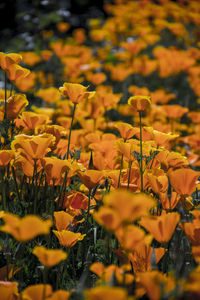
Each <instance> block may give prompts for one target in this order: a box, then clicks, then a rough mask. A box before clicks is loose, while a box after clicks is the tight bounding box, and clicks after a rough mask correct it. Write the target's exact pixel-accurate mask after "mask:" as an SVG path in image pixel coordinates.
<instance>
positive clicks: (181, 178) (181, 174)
mask: <svg viewBox="0 0 200 300" xmlns="http://www.w3.org/2000/svg"><path fill="white" fill-rule="evenodd" d="M168 175H169V179H170V182H171V185H172V187H173V188H174V189H175V191H176V192H177V193H178V194H179V195H182V196H184V197H187V196H190V195H191V194H192V193H193V192H194V191H195V188H196V181H197V179H198V178H199V176H200V172H196V171H194V170H192V169H186V168H181V169H177V170H171V171H169V172H168Z"/></svg>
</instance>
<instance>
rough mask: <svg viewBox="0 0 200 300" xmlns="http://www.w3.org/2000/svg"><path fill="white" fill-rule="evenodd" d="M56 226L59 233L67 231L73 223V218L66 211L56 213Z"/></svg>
mask: <svg viewBox="0 0 200 300" xmlns="http://www.w3.org/2000/svg"><path fill="white" fill-rule="evenodd" d="M54 219H55V226H56V229H57V230H58V231H62V230H67V229H68V228H69V227H70V224H71V223H72V219H73V217H72V216H71V215H70V214H68V213H67V212H65V211H63V210H62V211H55V212H54Z"/></svg>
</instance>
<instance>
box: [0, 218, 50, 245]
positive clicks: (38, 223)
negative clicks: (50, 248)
mask: <svg viewBox="0 0 200 300" xmlns="http://www.w3.org/2000/svg"><path fill="white" fill-rule="evenodd" d="M3 220H4V222H5V225H3V226H1V227H0V230H1V231H3V232H7V233H9V234H11V235H12V236H13V237H14V238H15V239H16V240H18V241H20V242H26V241H29V240H31V239H33V238H34V237H36V236H37V235H40V234H48V233H49V230H50V227H51V226H52V221H51V220H50V219H48V220H46V221H43V220H41V219H40V218H39V217H37V216H35V215H28V216H25V217H23V218H19V217H18V216H16V215H13V214H11V213H6V214H5V215H4V216H3Z"/></svg>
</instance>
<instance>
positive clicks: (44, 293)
mask: <svg viewBox="0 0 200 300" xmlns="http://www.w3.org/2000/svg"><path fill="white" fill-rule="evenodd" d="M47 278H48V268H47V267H44V271H43V284H44V289H43V297H42V299H43V300H45V298H46V284H47Z"/></svg>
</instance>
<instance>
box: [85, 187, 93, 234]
mask: <svg viewBox="0 0 200 300" xmlns="http://www.w3.org/2000/svg"><path fill="white" fill-rule="evenodd" d="M91 191H92V189H89V195H88V209H87V217H86V232H87V231H88V221H89V215H90V201H91Z"/></svg>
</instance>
